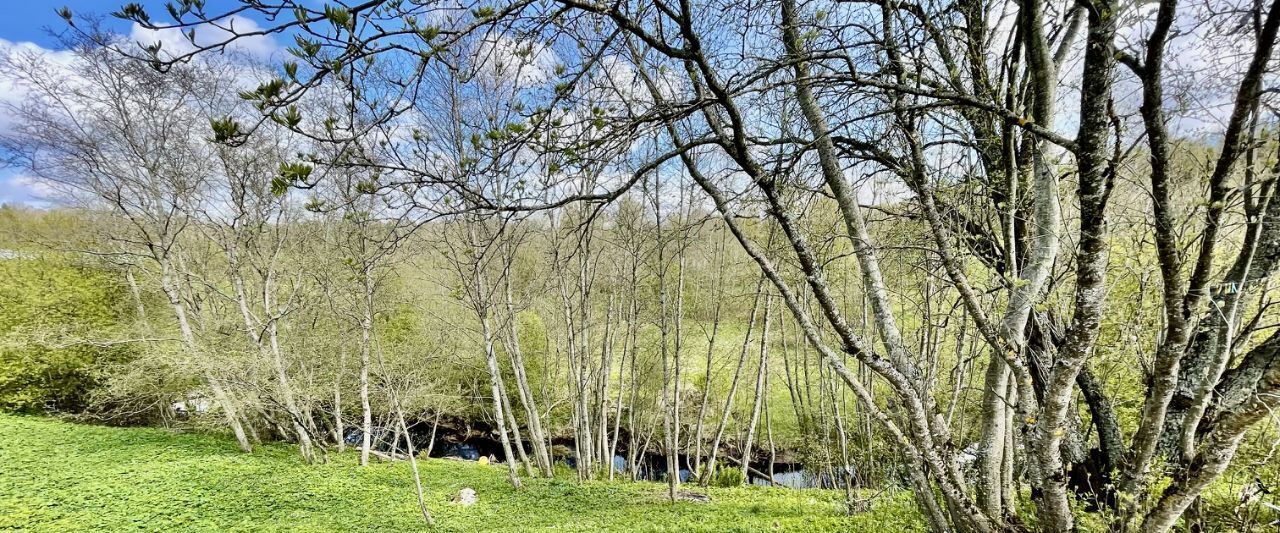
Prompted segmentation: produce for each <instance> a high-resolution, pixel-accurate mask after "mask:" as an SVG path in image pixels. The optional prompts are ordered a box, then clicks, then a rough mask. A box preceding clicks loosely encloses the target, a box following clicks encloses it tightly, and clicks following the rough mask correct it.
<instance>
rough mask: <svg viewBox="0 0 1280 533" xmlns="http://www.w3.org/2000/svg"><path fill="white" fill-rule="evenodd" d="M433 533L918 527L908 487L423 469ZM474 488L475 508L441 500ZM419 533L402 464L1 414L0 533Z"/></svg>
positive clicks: (457, 466) (448, 466) (435, 463)
mask: <svg viewBox="0 0 1280 533" xmlns="http://www.w3.org/2000/svg"><path fill="white" fill-rule="evenodd" d="M420 466H421V468H422V475H423V481H424V483H425V486H426V491H427V503H428V505H429V506H430V509H431V511H432V512H433V513H435V515H436V519H437V522H438V527H437V529H438V530H441V531H529V530H556V531H765V530H781V531H912V530H922V529H923V524H922V523H920V522H919V521H918V520H917V515H916V513H915V508H914V505H913V504H912V502H911V500H910V497H909V496H908V495H901V496H896V497H892V498H885V497H882V498H880V499H878V500H877V501H876V503H875V505H874V506H873V508H872V510H871V511H870V512H868V513H865V514H861V515H857V516H851V517H850V516H845V515H844V514H843V513H842V512H841V504H840V502H841V495H840V494H839V493H836V492H833V491H820V490H802V491H797V490H788V489H771V488H760V487H749V488H740V489H709V490H708V491H707V492H708V494H709V495H710V496H711V498H712V501H711V502H710V503H677V504H674V505H673V504H670V503H667V502H665V501H664V500H663V490H664V488H665V486H664V485H661V484H657V483H623V482H616V483H609V482H593V483H587V484H579V483H577V482H575V481H572V480H567V479H550V480H548V479H531V480H526V486H525V488H524V489H523V490H521V491H515V490H512V489H511V488H510V487H509V485H508V484H507V483H506V482H505V481H504V477H503V474H504V472H505V471H504V470H503V469H502V467H501V466H482V465H478V464H475V463H464V462H458V461H449V460H430V461H425V462H423V463H420ZM463 487H472V488H475V489H476V491H477V492H478V493H479V495H480V503H478V504H476V505H474V506H471V507H462V506H458V505H455V504H452V503H449V499H450V498H451V497H452V496H453V495H454V494H456V493H457V492H458V490H460V489H461V488H463ZM5 529H22V530H31V531H88V530H93V531H120V530H126V529H128V530H145V531H175V530H182V531H191V530H220V531H225V530H239V531H249V530H254V531H263V530H292V531H356V530H358V531H416V530H422V529H424V524H423V523H422V521H421V517H420V515H419V514H418V511H417V504H416V501H415V498H414V495H413V481H412V477H411V474H410V472H409V467H408V465H407V464H404V463H393V464H388V463H381V464H373V465H370V466H369V467H367V468H360V467H359V466H357V465H356V456H355V455H353V454H350V453H348V454H342V455H337V456H334V455H331V456H330V461H329V462H328V463H327V464H322V465H306V464H303V463H302V462H301V461H300V460H299V459H298V458H297V457H296V454H295V453H294V452H293V451H292V450H291V449H290V448H288V447H286V446H262V447H260V448H259V449H258V450H257V451H255V452H254V453H253V454H251V455H247V454H243V453H240V452H239V451H237V449H236V448H235V445H234V442H232V441H231V440H229V439H227V438H224V437H222V436H217V435H199V434H182V433H174V432H169V431H165V430H160V429H136V428H135V429H120V428H106V427H96V426H86V425H79V424H71V423H66V422H61V421H57V420H51V419H42V418H29V417H15V416H9V415H0V530H5Z"/></svg>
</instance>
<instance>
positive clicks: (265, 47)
mask: <svg viewBox="0 0 1280 533" xmlns="http://www.w3.org/2000/svg"><path fill="white" fill-rule="evenodd" d="M135 1H137V0H135ZM124 3H127V2H126V1H125V0H61V1H49V2H46V1H44V0H19V1H7V2H4V5H3V6H0V10H3V15H0V53H4V52H5V51H7V50H11V49H12V48H13V47H23V48H31V49H37V50H41V51H43V52H45V53H50V54H56V53H58V51H59V40H58V38H57V36H56V35H55V34H56V33H58V32H62V31H63V30H64V29H65V28H66V23H65V22H63V20H62V18H61V17H59V16H58V14H57V12H56V10H57V9H58V8H60V7H62V6H66V7H69V8H71V10H72V11H73V12H75V13H76V14H78V15H81V14H83V15H88V14H96V15H99V16H103V19H102V20H103V25H104V26H105V28H106V29H109V30H112V31H115V32H118V33H121V34H124V35H129V36H131V37H133V38H134V39H135V40H139V41H146V42H155V41H156V40H163V41H165V49H166V50H168V49H172V48H173V47H174V46H182V45H185V43H183V42H182V38H181V37H179V36H178V35H177V34H176V33H174V34H172V35H163V34H161V35H155V34H154V33H149V32H146V31H145V30H142V29H141V28H138V27H135V26H134V25H132V24H130V23H128V22H125V21H122V20H119V19H115V18H112V17H110V16H105V15H107V14H108V13H110V12H111V11H113V10H116V9H119V6H120V5H123V4H124ZM139 3H140V4H142V5H143V6H144V7H146V8H147V10H148V12H151V13H153V19H154V20H163V17H164V16H165V9H164V0H144V1H141V2H139ZM228 4H229V2H228V1H226V0H221V1H220V0H212V1H210V2H208V4H207V5H208V11H209V12H218V11H220V8H222V7H225V6H226V5H228ZM243 23H244V24H245V25H252V24H253V21H252V20H246V21H244V22H243ZM237 27H242V26H241V25H240V24H237ZM244 47H245V50H244V51H247V52H249V53H253V54H255V55H270V54H272V53H274V51H276V50H278V47H277V46H276V42H275V41H273V40H271V39H270V38H266V37H263V38H260V39H257V40H256V41H252V42H246V43H245V44H244ZM17 94H18V89H17V88H16V87H14V86H13V84H12V83H10V82H9V81H8V80H6V79H3V76H0V101H8V102H13V101H15V100H16V99H17ZM4 114H5V113H3V112H2V111H0V128H5V127H7V125H6V123H7V122H8V119H9V117H7V116H3V115H4ZM6 203H9V204H26V205H31V206H36V207H46V206H50V205H55V204H56V197H54V196H53V191H52V190H51V189H50V188H49V187H48V186H47V185H44V184H41V183H40V182H39V181H38V180H36V179H33V178H31V177H29V176H26V175H24V174H23V173H22V172H21V171H20V170H17V169H13V168H8V167H6V166H3V165H0V204H6Z"/></svg>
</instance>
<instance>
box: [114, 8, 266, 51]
mask: <svg viewBox="0 0 1280 533" xmlns="http://www.w3.org/2000/svg"><path fill="white" fill-rule="evenodd" d="M194 29H195V45H192V43H191V41H190V40H189V39H187V36H186V34H184V33H183V30H179V29H177V28H166V29H161V30H151V29H147V28H143V27H142V26H140V25H138V24H137V23H134V25H133V28H132V29H131V30H130V31H129V36H128V38H129V41H131V42H134V43H137V44H138V45H140V46H150V45H152V44H155V43H157V42H158V43H160V44H161V47H160V50H161V55H162V57H175V56H180V55H183V54H186V53H188V52H191V51H193V50H195V47H196V46H210V45H214V44H218V43H220V42H223V41H225V40H227V39H228V38H230V37H232V36H233V35H243V34H246V33H254V32H257V31H261V30H262V27H261V26H259V25H258V23H257V22H255V21H254V20H253V19H249V18H245V17H242V16H240V15H232V16H230V17H226V18H223V19H220V20H218V21H216V22H215V23H210V24H203V25H200V26H197V27H195V28H194ZM187 31H190V30H187ZM227 51H230V52H235V53H241V54H245V55H248V56H251V57H253V58H255V59H259V60H264V59H270V58H271V57H272V56H273V55H275V54H276V52H278V51H280V46H279V45H278V44H276V42H275V40H274V39H272V38H271V36H269V35H253V36H249V37H240V38H238V39H236V40H234V41H232V42H231V44H229V45H227Z"/></svg>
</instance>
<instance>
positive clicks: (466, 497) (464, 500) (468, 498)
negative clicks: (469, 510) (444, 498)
mask: <svg viewBox="0 0 1280 533" xmlns="http://www.w3.org/2000/svg"><path fill="white" fill-rule="evenodd" d="M478 501H480V497H479V496H477V495H476V489H473V488H471V487H466V488H463V489H462V490H460V491H458V495H457V496H454V497H453V503H456V504H459V505H467V506H470V505H475V504H476V502H478Z"/></svg>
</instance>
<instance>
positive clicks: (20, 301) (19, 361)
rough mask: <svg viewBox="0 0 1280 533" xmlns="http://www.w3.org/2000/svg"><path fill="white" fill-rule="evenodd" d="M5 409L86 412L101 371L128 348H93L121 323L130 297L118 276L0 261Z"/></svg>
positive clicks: (33, 261)
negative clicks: (95, 341) (95, 338)
mask: <svg viewBox="0 0 1280 533" xmlns="http://www.w3.org/2000/svg"><path fill="white" fill-rule="evenodd" d="M0 278H3V279H4V280H5V282H4V283H2V284H0V339H3V342H0V409H5V410H14V411H28V412H35V411H41V410H45V409H54V410H78V409H79V408H80V407H82V404H83V400H84V398H85V396H86V395H87V394H88V393H89V392H90V391H91V389H92V388H93V387H94V386H95V384H96V376H95V370H96V367H97V365H99V364H101V363H106V362H109V361H113V360H119V359H121V358H123V357H125V356H126V355H127V353H128V352H127V350H126V348H125V347H124V346H123V345H116V346H108V347H101V346H95V345H93V344H92V343H89V342H86V339H89V338H91V337H93V336H96V335H101V334H102V332H105V331H108V330H110V329H112V328H113V327H114V326H116V325H117V322H118V320H119V312H118V309H119V306H120V305H121V303H122V302H123V301H124V299H125V298H126V296H125V294H124V291H122V290H121V289H120V287H119V284H118V283H116V280H115V279H113V277H112V276H111V274H109V273H107V272H103V271H101V270H95V269H91V268H85V267H80V266H72V265H66V264H63V263H61V262H59V261H57V260H56V259H48V258H37V257H36V256H31V257H19V258H10V259H3V260H0Z"/></svg>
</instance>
